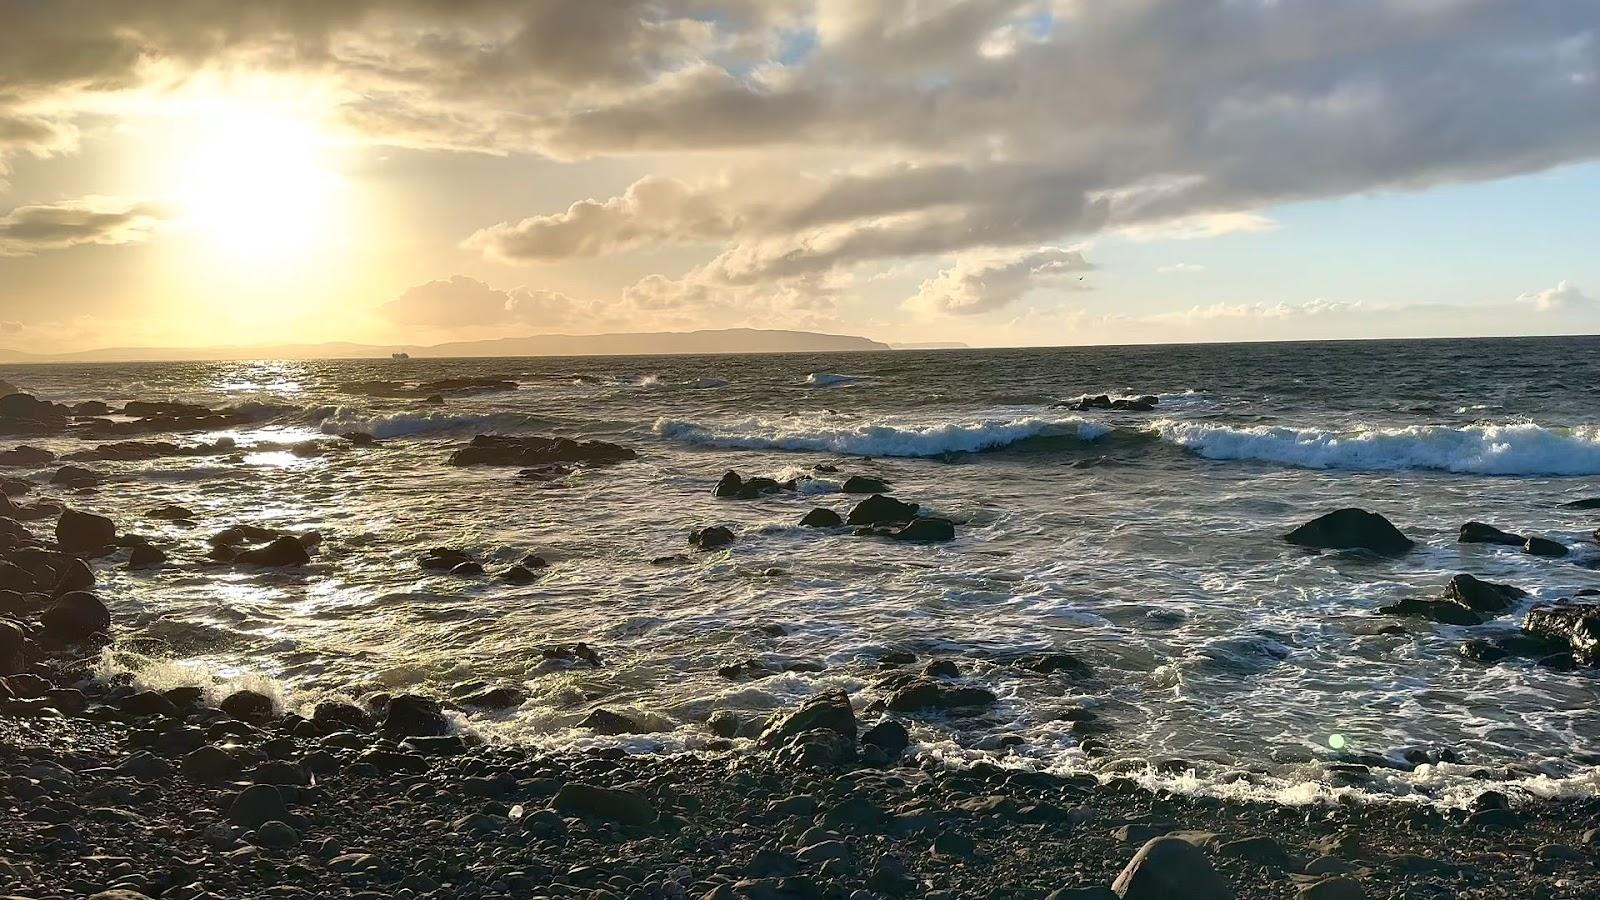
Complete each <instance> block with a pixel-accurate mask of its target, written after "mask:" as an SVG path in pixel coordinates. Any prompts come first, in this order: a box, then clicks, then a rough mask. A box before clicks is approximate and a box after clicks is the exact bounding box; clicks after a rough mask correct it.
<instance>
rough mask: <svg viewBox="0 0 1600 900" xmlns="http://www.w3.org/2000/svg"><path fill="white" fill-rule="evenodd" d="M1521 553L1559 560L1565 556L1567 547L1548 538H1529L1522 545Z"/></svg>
mask: <svg viewBox="0 0 1600 900" xmlns="http://www.w3.org/2000/svg"><path fill="white" fill-rule="evenodd" d="M1522 552H1523V553H1527V554H1531V555H1533V556H1542V557H1545V558H1546V559H1560V558H1561V557H1563V556H1566V555H1567V552H1568V551H1567V545H1566V544H1563V543H1560V542H1558V541H1552V540H1550V539H1549V538H1542V537H1530V538H1528V540H1527V541H1526V542H1525V543H1524V544H1523V545H1522Z"/></svg>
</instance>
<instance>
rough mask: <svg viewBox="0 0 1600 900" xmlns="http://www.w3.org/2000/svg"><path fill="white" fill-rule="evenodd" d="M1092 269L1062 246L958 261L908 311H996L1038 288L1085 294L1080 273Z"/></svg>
mask: <svg viewBox="0 0 1600 900" xmlns="http://www.w3.org/2000/svg"><path fill="white" fill-rule="evenodd" d="M1092 268H1093V266H1091V265H1089V263H1088V261H1086V260H1085V259H1084V258H1083V254H1082V253H1081V252H1079V251H1077V250H1066V249H1062V248H1060V247H1039V248H1037V249H1034V250H1028V251H1026V252H1023V253H1017V254H1013V255H1009V256H1001V257H987V258H985V257H958V258H957V259H956V263H955V265H953V266H951V267H950V268H948V269H945V270H943V271H941V272H940V273H939V274H938V276H937V277H934V278H930V279H928V280H927V281H924V282H922V287H921V288H919V289H918V290H917V293H916V295H915V296H913V297H911V298H910V299H909V300H907V301H906V306H907V307H908V308H910V309H915V310H919V311H922V312H929V313H935V314H942V315H954V316H970V315H977V314H979V313H986V312H993V311H994V310H997V309H1001V308H1003V307H1006V306H1009V305H1010V304H1012V303H1013V302H1015V301H1016V300H1018V299H1020V298H1021V297H1022V296H1023V295H1024V294H1026V293H1028V292H1029V291H1031V290H1033V289H1035V288H1040V287H1045V286H1070V287H1073V288H1079V289H1081V288H1082V279H1083V277H1084V276H1083V275H1082V274H1080V273H1083V272H1087V271H1089V270H1090V269H1092Z"/></svg>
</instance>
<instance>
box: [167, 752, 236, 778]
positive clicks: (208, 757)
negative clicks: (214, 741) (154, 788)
mask: <svg viewBox="0 0 1600 900" xmlns="http://www.w3.org/2000/svg"><path fill="white" fill-rule="evenodd" d="M180 768H181V769H182V770H183V774H184V777H186V778H188V779H189V780H190V781H195V782H199V783H201V784H211V783H217V782H223V781H232V780H234V779H235V778H238V777H239V772H240V770H241V768H242V767H241V766H240V765H239V761H238V760H237V759H235V758H234V757H233V755H232V754H230V753H228V751H226V750H223V749H222V748H220V747H214V746H212V745H210V744H207V745H206V746H204V747H198V748H196V749H194V750H193V751H190V753H189V754H188V755H187V756H185V757H184V758H183V762H182V764H181V766H180Z"/></svg>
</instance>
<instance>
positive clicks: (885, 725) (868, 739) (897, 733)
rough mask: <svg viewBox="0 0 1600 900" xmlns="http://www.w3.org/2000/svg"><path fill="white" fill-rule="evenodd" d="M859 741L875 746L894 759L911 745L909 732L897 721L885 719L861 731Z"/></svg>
mask: <svg viewBox="0 0 1600 900" xmlns="http://www.w3.org/2000/svg"><path fill="white" fill-rule="evenodd" d="M861 743H862V744H864V745H868V746H872V747H877V748H878V749H880V750H882V751H883V752H884V754H885V755H886V756H887V757H888V758H889V759H890V760H896V759H899V758H900V757H901V755H903V754H904V753H905V752H906V748H908V747H910V746H911V733H910V732H909V731H907V730H906V727H905V726H904V725H902V724H900V723H899V722H895V721H893V720H890V719H885V720H884V721H882V722H879V723H878V724H876V725H874V726H872V727H871V728H868V729H867V730H866V731H864V732H862V734H861Z"/></svg>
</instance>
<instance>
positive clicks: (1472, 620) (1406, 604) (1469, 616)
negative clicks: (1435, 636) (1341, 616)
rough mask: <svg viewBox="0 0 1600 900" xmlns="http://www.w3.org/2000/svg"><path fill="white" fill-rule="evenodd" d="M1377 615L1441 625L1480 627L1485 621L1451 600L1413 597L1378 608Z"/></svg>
mask: <svg viewBox="0 0 1600 900" xmlns="http://www.w3.org/2000/svg"><path fill="white" fill-rule="evenodd" d="M1378 614H1379V615H1384V616H1406V617H1408V618H1413V619H1427V620H1428V621H1430V622H1438V623H1440V624H1443V625H1482V624H1483V623H1484V621H1486V620H1485V619H1484V617H1483V616H1482V615H1480V614H1478V613H1477V612H1474V611H1473V610H1472V609H1470V608H1468V607H1466V606H1463V605H1461V604H1460V603H1456V602H1455V601H1453V600H1423V599H1420V598H1414V597H1407V598H1406V599H1404V600H1401V601H1400V602H1399V603H1391V604H1389V605H1388V606H1380V607H1378Z"/></svg>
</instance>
